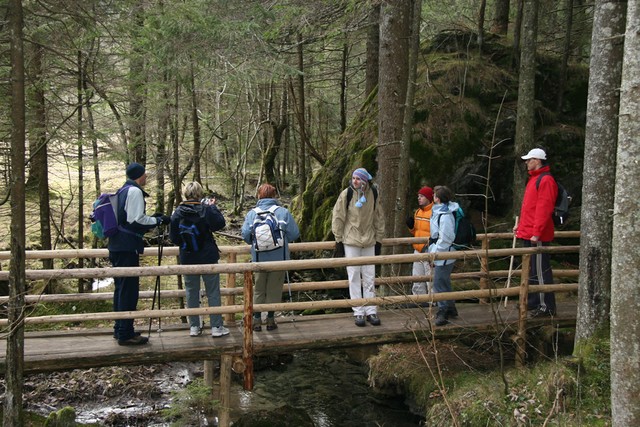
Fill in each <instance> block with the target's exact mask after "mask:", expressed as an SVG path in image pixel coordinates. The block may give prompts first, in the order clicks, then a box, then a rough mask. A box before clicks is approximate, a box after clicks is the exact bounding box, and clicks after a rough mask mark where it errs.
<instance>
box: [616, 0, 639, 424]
mask: <svg viewBox="0 0 640 427" xmlns="http://www.w3.org/2000/svg"><path fill="white" fill-rule="evenodd" d="M638 52H640V2H639V1H638V0H629V2H628V6H627V31H626V35H625V41H624V62H623V65H622V85H621V90H620V115H619V124H618V154H617V159H616V162H617V165H616V187H615V190H616V192H615V201H616V202H615V204H614V211H613V240H612V249H613V251H612V259H613V262H612V266H611V421H612V425H614V426H637V425H640V399H638V396H640V369H639V368H640V351H638V343H640V316H639V315H638V307H640V286H638V283H640V269H639V268H638V266H639V265H640V251H638V247H640V216H639V215H638V212H639V211H640V201H639V200H640V199H638V194H640V167H638V159H640V140H639V139H638V135H640V116H638V111H640V55H638Z"/></svg>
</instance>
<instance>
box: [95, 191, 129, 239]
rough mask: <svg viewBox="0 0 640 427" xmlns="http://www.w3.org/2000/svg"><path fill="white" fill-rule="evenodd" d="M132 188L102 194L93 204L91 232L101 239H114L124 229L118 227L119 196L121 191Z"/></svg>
mask: <svg viewBox="0 0 640 427" xmlns="http://www.w3.org/2000/svg"><path fill="white" fill-rule="evenodd" d="M129 187H131V186H130V185H125V186H124V187H122V188H121V189H119V190H118V191H117V192H116V193H115V194H113V193H102V194H101V195H100V197H98V198H97V199H96V201H95V202H93V212H92V213H91V215H90V216H89V219H91V222H92V224H91V232H92V233H93V234H94V236H96V237H98V238H99V239H104V238H105V237H112V236H113V235H115V234H116V233H117V232H118V231H120V230H122V228H120V227H119V225H118V195H119V194H120V192H121V191H123V190H125V189H127V188H129Z"/></svg>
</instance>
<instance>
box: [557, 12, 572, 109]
mask: <svg viewBox="0 0 640 427" xmlns="http://www.w3.org/2000/svg"><path fill="white" fill-rule="evenodd" d="M565 13H566V28H565V32H564V45H563V48H562V62H561V63H560V78H559V80H558V99H557V101H556V112H557V113H562V103H563V101H564V89H565V86H566V83H567V68H568V66H569V57H570V56H571V31H572V28H573V0H566V12H565Z"/></svg>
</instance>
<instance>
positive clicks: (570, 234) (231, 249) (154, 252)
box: [0, 231, 580, 261]
mask: <svg viewBox="0 0 640 427" xmlns="http://www.w3.org/2000/svg"><path fill="white" fill-rule="evenodd" d="M555 237H556V238H579V237H580V232H579V231H556V233H555ZM511 238H513V233H486V234H485V233H482V234H478V235H477V240H478V242H481V244H482V245H485V244H486V243H488V242H491V241H493V240H504V239H511ZM427 241H428V239H426V238H419V237H397V238H387V239H384V240H383V241H382V244H383V246H402V245H410V244H413V243H426V242H427ZM334 248H335V242H334V241H325V242H303V243H291V244H290V245H289V249H290V250H291V252H308V251H323V250H326V251H328V250H333V249H334ZM483 248H484V246H483ZM219 249H220V252H221V254H222V255H229V254H236V255H248V254H249V253H250V248H249V245H233V246H227V245H221V246H219ZM162 255H163V257H171V256H177V255H178V247H177V246H166V247H163V248H162ZM142 256H143V257H157V256H158V248H157V247H148V248H145V250H144V253H143V254H142ZM108 257H109V251H108V249H106V248H104V249H55V250H33V251H26V252H25V259H27V260H32V259H73V258H108ZM9 259H11V251H0V261H3V260H9Z"/></svg>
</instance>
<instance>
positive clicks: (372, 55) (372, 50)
mask: <svg viewBox="0 0 640 427" xmlns="http://www.w3.org/2000/svg"><path fill="white" fill-rule="evenodd" d="M379 70H380V4H379V3H378V4H376V5H374V6H373V7H372V8H371V11H370V12H369V29H368V31H367V68H366V70H365V93H366V96H367V97H368V96H369V95H371V92H373V90H374V89H375V88H376V87H378V73H379Z"/></svg>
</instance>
